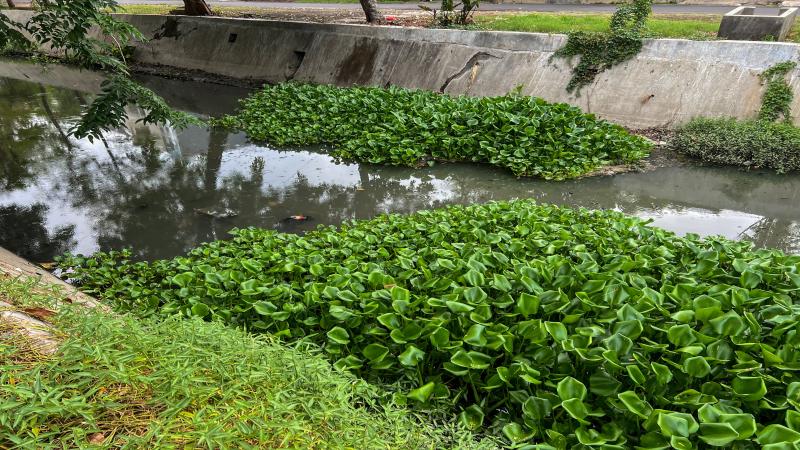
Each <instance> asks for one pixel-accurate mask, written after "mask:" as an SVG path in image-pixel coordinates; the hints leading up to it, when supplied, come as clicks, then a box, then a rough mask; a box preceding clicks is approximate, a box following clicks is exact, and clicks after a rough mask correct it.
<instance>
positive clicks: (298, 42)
mask: <svg viewBox="0 0 800 450" xmlns="http://www.w3.org/2000/svg"><path fill="white" fill-rule="evenodd" d="M9 14H13V15H14V16H15V17H17V18H18V19H20V20H24V16H23V15H22V14H25V13H23V12H13V13H9ZM118 17H120V18H121V19H124V20H126V21H128V22H130V23H131V24H133V25H135V26H136V27H137V28H139V29H140V30H141V31H142V32H143V33H144V35H145V36H147V37H148V38H149V39H150V40H149V41H148V42H146V43H139V44H137V45H136V48H135V51H134V53H133V57H134V59H135V60H136V61H138V62H140V63H145V64H163V65H168V66H172V67H176V68H181V69H191V70H200V71H204V72H208V73H211V74H215V75H219V76H225V77H233V78H238V79H249V80H262V81H264V82H269V83H278V82H282V81H288V80H295V81H302V82H312V83H329V84H336V85H341V86H349V85H353V84H358V85H369V86H388V85H396V86H402V87H407V88H419V89H428V90H432V91H438V92H445V93H448V94H468V95H478V96H481V95H503V94H506V93H508V92H511V91H513V90H514V89H515V88H517V87H518V86H521V88H522V93H524V94H528V95H534V96H538V97H542V98H544V99H545V100H548V101H554V102H566V103H570V104H572V105H575V106H578V107H580V108H582V109H583V110H585V111H587V112H591V113H595V114H597V115H598V116H600V117H603V118H606V119H609V120H612V121H615V122H617V123H620V124H623V125H626V126H630V127H636V128H642V127H656V126H659V127H661V126H666V127H669V126H674V125H676V124H680V123H684V122H686V121H688V120H689V119H691V118H692V117H696V116H733V117H737V118H748V117H754V116H755V115H756V113H757V111H758V109H759V107H760V103H761V95H762V91H763V86H762V85H761V82H760V80H759V78H758V74H759V73H761V72H762V71H764V70H765V69H767V68H768V67H770V66H772V65H774V64H776V63H779V62H782V61H786V60H794V61H800V46H798V45H795V44H786V43H774V42H741V41H689V40H680V39H658V40H647V41H645V43H644V46H643V48H642V51H641V52H640V53H639V54H638V55H637V56H636V57H634V58H633V59H631V60H630V61H628V62H625V63H623V64H620V65H618V66H616V67H614V68H612V69H610V70H607V71H605V72H603V73H602V74H600V75H599V76H598V77H597V79H596V81H595V82H594V83H593V84H592V85H591V86H588V87H586V88H584V89H583V90H582V92H581V93H580V95H575V94H570V93H568V92H567V91H566V86H567V83H568V81H569V79H570V76H571V71H570V70H571V65H570V62H569V61H567V60H564V59H560V58H559V59H551V56H552V55H553V52H554V51H556V50H557V49H558V48H560V47H562V46H563V45H564V44H565V43H566V40H567V37H566V36H564V35H558V34H541V33H513V32H490V31H463V30H440V29H438V30H437V29H421V28H399V27H374V26H364V25H331V24H313V23H297V22H273V21H264V20H249V19H227V18H198V17H184V16H145V15H120V16H118ZM233 35H235V38H232V36H233ZM797 75H798V71H797V70H795V71H793V72H791V73H790V74H789V76H788V79H789V83H790V85H791V86H792V87H793V88H794V90H795V91H798V88H800V79H799V78H798V76H797ZM799 108H800V96H796V97H795V100H794V103H793V105H792V110H793V111H794V112H795V113H794V114H793V116H795V117H796V119H795V120H796V121H798V118H800V114H798V111H800V109H799ZM798 123H800V122H798Z"/></svg>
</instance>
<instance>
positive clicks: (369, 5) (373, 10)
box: [358, 0, 384, 23]
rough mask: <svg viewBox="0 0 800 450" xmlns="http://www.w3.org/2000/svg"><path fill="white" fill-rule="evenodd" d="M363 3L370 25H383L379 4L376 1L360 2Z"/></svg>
mask: <svg viewBox="0 0 800 450" xmlns="http://www.w3.org/2000/svg"><path fill="white" fill-rule="evenodd" d="M358 1H359V2H361V7H362V8H363V9H364V14H366V15H367V22H369V23H382V22H383V21H384V19H383V14H381V12H380V11H378V2H377V1H376V0H358Z"/></svg>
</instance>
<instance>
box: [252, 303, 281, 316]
mask: <svg viewBox="0 0 800 450" xmlns="http://www.w3.org/2000/svg"><path fill="white" fill-rule="evenodd" d="M253 309H254V310H255V311H256V312H257V313H259V314H261V315H262V316H268V315H270V314H272V313H274V312H275V311H277V310H278V307H277V306H275V304H274V303H272V302H264V301H261V302H255V303H253Z"/></svg>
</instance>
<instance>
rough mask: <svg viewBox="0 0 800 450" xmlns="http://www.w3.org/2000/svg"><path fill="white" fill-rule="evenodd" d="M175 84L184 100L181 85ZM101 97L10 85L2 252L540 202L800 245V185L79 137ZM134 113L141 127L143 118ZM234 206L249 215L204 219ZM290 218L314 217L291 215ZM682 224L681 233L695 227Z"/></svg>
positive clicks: (205, 101)
mask: <svg viewBox="0 0 800 450" xmlns="http://www.w3.org/2000/svg"><path fill="white" fill-rule="evenodd" d="M54 70H56V69H54ZM56 71H57V70H56ZM159 82H160V83H166V82H164V81H159ZM165 86H167V87H168V88H170V89H171V90H172V92H173V93H174V92H179V89H180V86H181V85H180V84H172V85H165ZM195 87H196V86H195ZM192 92H196V89H194V90H193V91H192ZM88 96H89V94H84V93H79V92H76V91H71V90H66V89H60V88H54V87H52V86H44V85H40V84H36V83H32V82H29V81H17V80H10V79H0V208H2V209H0V211H1V212H0V214H2V216H0V245H3V246H6V247H12V248H13V249H14V250H15V251H17V252H19V253H21V254H23V255H27V256H29V257H30V258H33V259H35V260H49V259H51V258H52V257H53V256H54V255H56V254H59V253H61V252H63V251H66V250H70V251H78V252H91V251H95V250H98V249H103V250H109V249H119V248H123V247H130V248H132V249H133V251H134V254H135V255H136V257H138V258H147V259H152V258H162V257H170V256H174V255H177V254H180V253H183V252H185V251H187V250H189V249H190V248H193V247H195V246H197V245H198V243H200V242H204V241H209V240H213V239H220V238H225V237H226V236H227V231H228V230H230V229H231V228H233V227H244V226H259V227H265V228H276V229H279V230H281V231H288V232H303V231H307V230H310V229H313V228H315V227H316V226H318V225H328V224H339V223H341V222H342V221H345V220H349V219H355V218H369V217H373V216H375V215H376V214H380V213H385V212H396V213H410V212H413V211H417V210H420V209H426V208H434V207H439V206H444V205H447V204H469V203H476V202H484V201H489V200H501V199H509V198H523V197H534V198H537V199H538V200H540V201H546V202H553V203H559V204H568V205H577V206H586V207H593V208H617V209H620V210H622V211H624V212H626V213H630V214H649V213H650V212H662V213H663V212H665V211H666V212H667V213H668V214H674V215H676V216H677V217H678V218H680V217H681V214H685V213H686V212H687V211H697V210H698V209H699V210H702V211H706V212H707V214H708V215H709V217H710V218H711V220H717V221H720V222H714V223H720V224H721V223H722V222H723V221H725V220H726V219H725V214H726V213H725V209H726V208H727V209H729V210H732V211H734V212H736V211H748V212H749V213H750V214H742V215H744V216H747V217H755V218H756V219H755V220H757V218H758V216H761V217H763V219H762V220H761V222H760V223H759V224H758V225H757V226H756V225H754V226H751V227H750V228H749V229H748V230H747V231H746V232H745V234H744V236H746V237H748V238H749V239H752V240H754V241H755V242H756V243H757V244H758V245H763V246H780V247H781V248H784V249H790V250H794V251H798V250H800V240H799V239H798V236H800V226H798V223H800V217H798V215H800V213H798V212H791V211H789V212H787V209H786V208H784V207H782V206H781V205H782V203H780V202H777V201H774V198H773V197H775V194H774V193H775V192H779V191H780V192H784V191H785V192H784V193H782V194H780V195H782V196H789V197H791V196H792V195H800V194H797V193H795V194H793V192H795V191H800V189H799V188H800V186H798V185H800V180H798V178H797V177H794V178H791V177H784V178H780V177H775V176H765V177H761V178H758V177H757V176H755V175H751V174H742V173H739V172H735V171H725V170H719V169H712V168H696V167H689V168H667V169H662V170H660V171H659V172H654V173H651V174H634V175H625V176H618V177H605V178H597V179H586V180H578V181H572V182H564V183H553V182H542V181H537V180H517V179H515V178H513V177H511V176H510V175H508V174H507V173H505V172H503V171H500V170H497V169H493V168H490V167H481V166H474V165H439V166H436V167H434V168H431V169H420V170H412V169H407V168H396V167H376V166H371V165H341V164H335V163H334V162H333V161H331V159H330V158H329V157H328V156H327V155H326V154H325V152H324V151H322V150H314V149H302V150H297V151H279V150H275V149H271V148H268V147H262V146H257V145H252V144H249V143H248V142H247V141H246V140H245V139H244V137H243V136H241V135H238V134H234V135H231V134H229V133H228V132H227V131H225V130H222V129H212V130H210V131H209V130H203V129H198V128H192V129H188V130H186V131H184V132H182V133H181V134H179V135H177V134H176V133H175V132H174V131H173V130H170V129H169V128H163V127H154V126H144V125H142V124H140V123H136V122H135V120H131V121H129V123H128V124H127V129H124V130H116V131H114V132H110V133H108V134H107V135H106V139H105V140H104V141H100V142H98V141H95V142H94V143H89V142H88V141H78V140H75V139H72V138H67V137H66V130H68V129H69V127H70V126H72V124H74V123H75V120H76V118H77V115H78V114H79V112H80V110H81V107H82V106H83V105H85V104H86V101H87V99H86V97H88ZM220 103H221V102H220V101H217V100H215V99H214V98H213V96H212V97H208V98H203V97H196V96H194V97H192V102H191V105H192V107H193V108H195V107H196V108H197V109H198V110H202V111H216V112H217V113H219V111H218V109H219V104H220ZM130 115H131V117H132V118H134V119H135V117H137V112H136V111H135V110H131V111H130ZM697 183H701V185H698V184H697ZM737 186H748V189H747V190H746V192H744V191H742V190H741V189H739V190H736V187H737ZM789 197H787V198H789ZM781 198H783V197H781ZM781 201H783V200H781ZM786 201H792V198H789V200H786ZM225 209H228V210H231V211H235V212H236V213H237V214H238V215H236V216H235V217H228V218H215V217H211V216H208V215H205V214H198V213H197V212H196V211H222V210H225ZM752 214H757V215H758V216H754V215H752ZM291 215H305V216H310V217H311V218H312V219H313V220H310V221H307V222H294V221H291V220H288V221H287V220H284V219H285V218H287V217H288V216H291ZM748 220H750V219H748ZM755 220H753V221H755ZM674 223H676V224H677V225H676V226H675V229H676V231H679V232H681V231H682V232H685V231H695V230H692V229H691V228H690V227H684V226H682V225H680V221H679V220H678V221H675V222H674ZM712 228H714V227H712ZM730 237H736V234H735V233H734V234H732V235H731V236H730Z"/></svg>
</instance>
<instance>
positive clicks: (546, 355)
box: [61, 201, 800, 449]
mask: <svg viewBox="0 0 800 450" xmlns="http://www.w3.org/2000/svg"><path fill="white" fill-rule="evenodd" d="M128 257H129V253H128V252H117V253H99V254H96V255H94V256H92V257H88V258H86V257H72V256H69V257H66V258H65V259H63V260H62V261H61V266H62V267H63V268H65V269H71V270H73V273H72V274H71V276H72V277H74V279H75V280H76V282H77V283H79V284H80V285H81V287H82V288H83V289H84V290H86V291H87V292H89V293H92V294H95V295H97V296H99V297H100V298H102V299H104V300H105V301H108V302H112V303H114V304H116V305H117V306H118V307H121V308H126V309H129V310H135V311H140V312H142V313H144V314H162V315H172V314H181V315H186V316H202V317H205V318H208V319H211V318H213V319H217V320H221V321H224V322H226V323H229V324H232V325H237V326H246V327H248V329H250V330H252V331H262V332H268V333H272V334H274V335H276V336H280V337H281V338H282V339H284V340H286V341H299V340H306V341H309V342H313V343H316V344H318V345H320V346H321V347H322V348H323V349H324V352H325V353H327V355H328V356H329V357H330V358H331V360H332V361H335V364H336V366H337V367H339V368H342V369H347V370H350V371H352V372H353V373H356V374H358V375H360V376H361V377H363V378H365V379H367V380H370V381H380V382H382V383H394V384H395V387H396V388H397V389H400V390H401V392H402V395H400V396H399V397H400V398H402V396H405V400H406V401H407V402H408V403H409V404H410V405H417V406H419V407H422V408H425V407H428V406H431V405H435V406H438V407H442V406H444V407H451V408H453V411H454V413H455V414H458V416H459V418H460V420H461V421H462V422H463V423H465V424H466V425H468V426H470V427H472V428H473V429H484V430H487V431H488V432H493V433H497V434H501V435H503V436H505V438H506V439H508V440H509V441H510V442H514V443H529V444H537V445H542V446H543V447H538V448H567V447H572V446H575V445H578V446H580V445H586V446H604V448H633V447H638V448H648V449H655V448H669V447H670V446H671V447H673V448H679V449H688V448H699V447H706V446H708V445H711V446H728V447H736V448H757V447H758V446H760V445H761V446H765V447H766V448H795V447H794V446H795V445H796V444H797V443H800V412H799V409H798V408H800V375H798V370H800V353H798V350H797V348H798V342H799V341H800V336H798V326H799V325H798V315H797V314H798V310H799V309H800V307H799V306H798V304H797V302H798V298H799V294H798V290H799V289H800V273H799V272H800V256H791V255H786V254H784V253H782V252H780V251H776V250H754V249H753V248H752V245H751V244H750V243H747V242H733V241H729V240H725V239H723V238H707V239H701V238H699V237H697V236H693V235H689V236H687V237H677V236H675V235H674V234H672V233H670V232H667V231H664V230H661V229H658V228H654V227H651V226H649V225H647V223H646V222H644V221H642V220H640V219H636V218H632V217H627V216H625V215H623V214H620V213H617V212H613V211H588V210H573V209H569V208H561V207H556V206H547V205H536V204H534V203H533V202H530V201H515V202H506V203H489V204H485V205H474V206H468V207H449V208H445V209H440V210H433V211H423V212H419V213H416V214H412V215H409V216H398V215H387V216H381V217H378V218H376V219H373V220H369V221H361V222H352V223H346V224H344V225H342V226H341V227H340V228H339V229H335V228H322V229H319V230H317V231H314V232H311V233H309V234H307V235H305V236H297V235H291V234H281V233H276V232H274V231H268V230H262V229H242V230H237V231H235V232H234V237H233V239H232V240H231V241H217V242H212V243H208V244H204V245H202V246H200V247H199V248H197V249H195V250H193V251H192V252H190V253H189V254H188V255H187V256H182V257H178V258H175V259H172V260H163V261H154V262H149V263H148V262H133V261H130V260H128Z"/></svg>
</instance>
